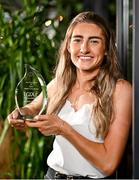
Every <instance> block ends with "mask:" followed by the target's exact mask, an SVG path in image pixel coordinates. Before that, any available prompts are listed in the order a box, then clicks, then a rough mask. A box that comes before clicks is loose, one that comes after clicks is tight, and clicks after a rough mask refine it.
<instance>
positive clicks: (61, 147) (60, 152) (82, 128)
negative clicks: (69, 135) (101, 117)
mask: <svg viewBox="0 0 139 180" xmlns="http://www.w3.org/2000/svg"><path fill="white" fill-rule="evenodd" d="M92 108H93V104H84V105H83V106H82V107H81V108H80V109H79V110H77V111H75V110H74V108H73V107H72V106H71V103H70V101H68V100H67V101H66V103H65V104H64V106H63V107H62V109H61V111H60V112H59V114H58V116H59V117H60V118H61V119H63V120H64V121H66V122H68V123H69V124H70V125H71V126H72V127H73V128H74V129H75V130H76V131H77V132H79V133H80V134H82V135H83V136H84V137H86V138H88V139H89V140H91V141H94V142H97V143H103V142H104V140H103V139H102V138H100V137H99V138H96V131H95V126H94V124H93V121H92V120H91V113H92ZM84 148H85V147H84ZM47 164H48V166H49V167H51V168H53V169H54V170H56V171H59V172H60V173H63V174H67V175H81V176H90V177H92V178H103V177H105V175H104V174H103V173H102V172H101V171H100V170H99V169H97V168H96V167H95V165H92V164H91V163H90V162H89V161H87V160H86V159H85V158H84V157H83V156H82V155H81V154H80V153H79V151H77V149H76V148H75V147H74V146H73V145H72V144H71V143H70V142H69V141H68V140H67V139H66V138H64V137H63V136H61V135H58V136H56V138H55V140H54V144H53V150H52V152H51V153H50V155H49V156H48V159H47Z"/></svg>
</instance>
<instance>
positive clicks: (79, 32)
mask: <svg viewBox="0 0 139 180" xmlns="http://www.w3.org/2000/svg"><path fill="white" fill-rule="evenodd" d="M68 50H69V52H70V53H71V60H72V63H73V64H74V65H75V66H76V67H77V68H78V70H87V71H88V70H90V71H91V72H92V73H94V72H93V71H92V70H95V69H98V67H99V66H100V65H101V63H102V61H103V57H104V54H105V53H107V52H106V47H105V37H104V35H103V32H102V30H101V28H100V27H99V26H97V25H95V24H91V23H80V24H77V25H76V27H75V28H74V30H73V33H72V36H71V41H70V42H69V48H68Z"/></svg>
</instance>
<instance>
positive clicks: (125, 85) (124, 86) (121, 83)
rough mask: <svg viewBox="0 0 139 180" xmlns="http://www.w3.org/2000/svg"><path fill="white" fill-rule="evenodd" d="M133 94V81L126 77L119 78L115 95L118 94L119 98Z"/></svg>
mask: <svg viewBox="0 0 139 180" xmlns="http://www.w3.org/2000/svg"><path fill="white" fill-rule="evenodd" d="M131 95H132V85H131V83H130V82H129V81H127V80H124V79H119V80H117V82H116V88H115V91H114V96H116V97H117V98H122V97H124V96H131Z"/></svg>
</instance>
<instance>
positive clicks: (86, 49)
mask: <svg viewBox="0 0 139 180" xmlns="http://www.w3.org/2000/svg"><path fill="white" fill-rule="evenodd" d="M80 52H81V53H83V54H86V53H88V52H89V47H88V42H83V43H82V44H81V46H80Z"/></svg>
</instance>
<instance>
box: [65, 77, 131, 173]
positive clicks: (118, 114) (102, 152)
mask: <svg viewBox="0 0 139 180" xmlns="http://www.w3.org/2000/svg"><path fill="white" fill-rule="evenodd" d="M131 111H132V89H131V85H130V84H129V83H128V82H127V81H123V80H122V81H119V82H118V83H117V85H116V90H115V92H114V114H115V115H114V119H113V123H112V124H111V126H110V129H109V132H108V134H107V136H106V138H105V140H104V143H103V144H100V143H96V142H92V141H90V140H88V139H86V138H85V137H83V136H82V135H80V134H79V133H78V132H76V131H75V130H74V129H72V128H71V126H69V125H68V124H65V128H63V136H64V137H65V138H66V139H68V141H70V142H71V143H72V144H73V145H74V146H75V147H76V148H77V149H78V151H79V152H80V153H81V154H82V155H83V156H84V157H85V158H86V159H87V160H88V161H90V162H91V163H92V164H94V165H96V167H98V168H99V169H101V170H102V171H103V172H104V173H106V174H107V175H110V174H112V173H113V172H114V171H115V170H116V168H117V166H118V165H119V163H120V160H121V157H122V155H123V152H124V149H125V146H126V143H127V139H128V134H129V129H130V126H131Z"/></svg>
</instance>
